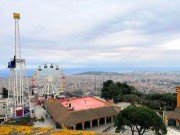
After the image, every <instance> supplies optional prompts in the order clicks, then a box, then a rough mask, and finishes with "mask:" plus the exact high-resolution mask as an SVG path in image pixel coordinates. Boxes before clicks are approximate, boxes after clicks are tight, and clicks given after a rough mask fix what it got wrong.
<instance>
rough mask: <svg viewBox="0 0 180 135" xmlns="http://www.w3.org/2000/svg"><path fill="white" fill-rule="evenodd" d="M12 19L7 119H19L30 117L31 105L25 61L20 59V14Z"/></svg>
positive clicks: (16, 14) (14, 15) (15, 14)
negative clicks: (13, 32)
mask: <svg viewBox="0 0 180 135" xmlns="http://www.w3.org/2000/svg"><path fill="white" fill-rule="evenodd" d="M13 19H14V20H15V47H14V49H15V50H14V58H13V59H11V60H10V62H8V68H9V69H10V72H9V86H8V101H7V117H13V118H20V117H24V116H27V115H30V116H31V103H30V92H29V85H28V78H27V76H26V64H25V59H22V57H21V40H20V31H19V29H20V28H19V20H20V14H19V13H13Z"/></svg>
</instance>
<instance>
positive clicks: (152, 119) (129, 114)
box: [114, 106, 167, 135]
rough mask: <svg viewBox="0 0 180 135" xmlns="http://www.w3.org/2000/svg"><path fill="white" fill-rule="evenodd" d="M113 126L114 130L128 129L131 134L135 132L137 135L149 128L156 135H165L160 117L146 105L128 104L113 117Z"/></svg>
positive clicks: (164, 128) (165, 131) (164, 127)
mask: <svg viewBox="0 0 180 135" xmlns="http://www.w3.org/2000/svg"><path fill="white" fill-rule="evenodd" d="M114 126H115V128H116V132H120V131H123V130H128V129H130V131H131V133H132V135H134V133H135V132H137V133H138V135H143V134H144V133H146V132H148V131H149V130H152V131H155V133H156V134H157V135H165V134H166V133H167V129H166V126H165V124H164V123H163V120H162V118H161V117H160V116H159V115H158V114H157V113H156V112H154V111H153V110H151V109H149V108H146V107H136V106H129V107H127V108H126V109H124V110H122V111H120V112H119V114H118V115H117V116H116V117H115V120H114ZM127 127H128V128H127Z"/></svg>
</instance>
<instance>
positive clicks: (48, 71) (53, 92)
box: [31, 64, 66, 97]
mask: <svg viewBox="0 0 180 135" xmlns="http://www.w3.org/2000/svg"><path fill="white" fill-rule="evenodd" d="M31 82H32V91H33V93H34V94H36V95H38V96H41V97H44V96H53V97H56V96H61V94H62V93H63V92H64V89H65V83H66V78H65V76H64V74H63V70H62V69H61V68H60V67H59V66H58V65H54V64H44V65H42V66H39V67H38V69H37V70H35V72H34V74H33V76H32V78H31Z"/></svg>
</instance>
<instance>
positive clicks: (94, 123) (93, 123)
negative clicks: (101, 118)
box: [92, 119, 98, 127]
mask: <svg viewBox="0 0 180 135" xmlns="http://www.w3.org/2000/svg"><path fill="white" fill-rule="evenodd" d="M97 125H98V120H97V119H95V120H93V121H92V126H93V127H95V126H97Z"/></svg>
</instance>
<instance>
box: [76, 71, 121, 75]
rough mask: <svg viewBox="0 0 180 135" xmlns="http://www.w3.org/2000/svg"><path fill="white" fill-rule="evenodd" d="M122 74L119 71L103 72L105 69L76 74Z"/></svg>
mask: <svg viewBox="0 0 180 135" xmlns="http://www.w3.org/2000/svg"><path fill="white" fill-rule="evenodd" d="M117 74H120V73H118V72H103V71H88V72H82V73H77V74H75V75H117Z"/></svg>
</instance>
